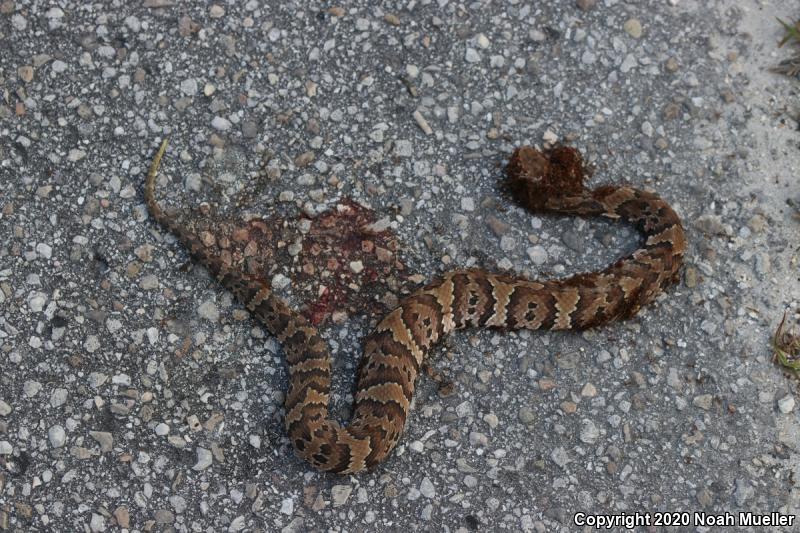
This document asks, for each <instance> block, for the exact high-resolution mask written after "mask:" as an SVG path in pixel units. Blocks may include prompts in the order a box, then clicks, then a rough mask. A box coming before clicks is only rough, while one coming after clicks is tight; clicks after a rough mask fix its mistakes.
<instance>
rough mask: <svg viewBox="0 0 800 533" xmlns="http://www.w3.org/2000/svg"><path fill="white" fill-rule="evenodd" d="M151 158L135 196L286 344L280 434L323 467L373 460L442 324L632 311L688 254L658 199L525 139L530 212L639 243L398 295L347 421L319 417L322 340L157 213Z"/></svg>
mask: <svg viewBox="0 0 800 533" xmlns="http://www.w3.org/2000/svg"><path fill="white" fill-rule="evenodd" d="M166 146H167V144H166V141H164V142H163V143H162V145H161V148H160V149H159V151H158V153H157V154H156V156H155V158H154V159H153V162H152V165H151V168H150V171H149V173H148V176H147V179H146V182H145V189H144V195H145V200H146V203H147V206H148V208H149V210H150V213H151V215H152V216H153V218H154V219H155V220H156V221H157V222H159V223H160V224H161V225H162V226H164V227H165V228H166V229H167V230H168V231H170V232H171V233H173V234H174V235H176V236H177V237H178V238H179V239H180V241H181V242H182V243H183V244H184V245H185V246H186V247H187V248H188V249H189V251H190V253H191V254H192V256H193V257H194V258H195V259H196V260H197V261H199V262H200V263H202V264H203V265H204V266H205V267H206V268H207V269H208V270H209V272H210V273H211V274H213V275H214V276H215V277H216V278H217V280H218V281H219V282H220V283H221V284H222V285H223V286H225V287H226V288H227V289H228V290H230V291H231V292H232V293H233V294H234V295H235V296H236V298H237V299H238V300H239V301H240V302H242V303H243V304H244V305H245V306H246V307H247V309H248V310H249V311H250V312H251V313H252V314H253V315H254V316H255V317H256V318H257V319H258V320H259V321H260V322H261V323H262V324H264V326H265V327H266V328H267V329H268V330H269V331H270V332H271V333H272V334H273V335H275V336H276V337H277V338H278V340H279V341H280V342H281V344H282V345H283V348H284V351H285V353H286V360H287V363H288V367H289V387H288V392H287V394H286V402H285V408H286V418H285V424H286V430H287V432H288V435H289V438H290V439H291V442H292V445H293V447H294V449H295V451H296V452H297V454H298V455H299V456H300V457H302V458H304V459H305V460H307V461H308V462H309V463H311V464H312V465H313V466H314V467H315V468H317V469H319V470H322V471H329V472H335V473H339V474H349V473H354V472H358V471H360V470H363V469H365V468H371V467H373V466H375V465H376V464H378V463H379V462H381V461H382V460H384V459H385V458H386V457H387V456H388V455H389V453H390V452H391V450H392V449H393V448H394V447H395V446H396V445H397V442H398V441H399V439H400V436H401V434H402V432H403V427H404V425H405V422H406V418H407V416H408V412H409V408H410V404H411V398H412V397H413V395H414V387H415V382H416V379H417V375H418V374H419V371H420V367H421V365H422V363H423V361H424V359H425V357H426V355H427V354H428V353H429V352H430V351H431V349H432V348H433V347H434V346H435V345H436V344H437V343H438V342H439V341H440V340H441V339H442V338H443V337H444V336H445V335H447V334H448V333H450V332H451V331H454V330H457V329H462V328H468V327H476V328H482V327H484V328H485V327H495V328H507V329H522V328H525V329H530V330H536V329H551V330H567V329H573V330H582V329H586V328H591V327H596V326H600V325H602V324H606V323H608V322H611V321H614V320H619V319H626V318H630V317H632V316H633V315H635V314H636V312H637V311H638V310H639V308H640V307H641V306H642V305H646V304H648V303H650V302H652V301H653V300H654V299H655V298H656V296H657V295H658V294H659V293H660V292H662V291H663V290H664V289H665V288H667V287H668V286H669V285H671V284H672V283H674V282H676V281H677V278H678V274H679V269H680V266H681V264H682V261H683V255H684V253H685V251H686V241H685V237H684V232H683V228H682V226H681V222H680V219H679V218H678V216H677V215H676V214H675V212H674V211H673V210H672V208H671V207H670V206H669V205H668V204H667V203H666V202H665V201H664V200H662V199H661V198H659V197H658V196H657V195H655V194H653V193H650V192H646V191H642V190H640V189H635V188H631V187H624V186H612V185H606V186H601V187H598V188H596V189H593V190H592V189H587V188H585V187H584V185H583V170H582V162H581V159H580V155H579V154H578V153H577V152H576V151H575V150H573V149H571V148H566V147H557V148H555V149H552V150H548V151H546V152H544V153H542V152H539V151H537V150H535V149H534V148H531V147H528V146H525V147H521V148H518V149H516V150H515V151H514V153H513V155H512V156H511V159H510V161H509V163H508V167H507V173H508V187H509V189H510V191H511V193H512V195H513V197H514V198H515V200H516V201H517V202H518V203H519V204H520V205H522V206H524V207H525V208H527V209H528V210H530V211H531V212H534V213H553V214H560V215H572V216H580V217H588V216H598V217H604V218H607V219H611V220H622V221H625V222H628V223H630V224H632V225H633V226H634V227H635V228H636V229H637V230H638V231H640V232H641V233H642V235H643V236H644V241H643V244H642V245H641V247H640V248H638V249H637V250H635V251H634V252H633V253H631V254H630V255H627V256H625V257H623V258H621V259H619V260H617V261H616V262H614V263H613V264H611V265H609V266H608V267H606V268H605V269H603V270H601V271H597V272H588V273H581V274H576V275H573V276H571V277H568V278H564V279H546V280H536V281H531V280H527V279H522V278H517V277H513V276H508V275H502V274H493V273H490V272H486V271H484V270H454V271H451V272H447V273H445V274H443V275H441V276H440V277H438V278H437V279H435V280H434V281H432V282H431V283H429V284H428V285H427V286H425V287H423V288H421V289H419V290H417V291H416V292H414V293H413V294H411V295H410V296H409V297H407V298H406V299H404V300H403V301H402V302H401V303H400V304H399V306H398V307H397V308H396V309H394V310H393V311H391V312H390V313H389V314H387V315H386V316H385V317H384V318H383V319H382V320H381V321H380V322H379V323H378V325H377V327H376V328H375V329H374V331H373V332H372V333H370V335H369V336H367V338H366V339H365V340H364V355H363V357H362V360H361V363H360V366H359V370H358V376H357V390H356V395H355V404H354V410H353V415H352V418H351V420H350V421H349V423H348V424H346V425H344V424H341V423H340V422H338V421H336V420H332V419H330V418H329V417H328V403H329V399H330V386H331V357H330V354H329V353H328V348H327V345H326V343H325V341H324V340H323V339H322V338H321V336H320V335H319V333H318V332H317V330H316V329H315V328H314V327H312V326H311V325H310V324H309V322H308V320H307V319H306V318H305V317H303V316H302V315H301V314H300V313H298V312H296V311H295V310H293V309H291V308H290V307H289V306H288V305H287V304H286V303H285V302H284V301H283V300H282V299H281V298H279V297H278V296H276V295H275V294H274V293H273V292H272V290H271V288H270V285H269V284H268V282H266V281H265V280H263V279H259V278H257V277H254V276H252V275H248V274H245V273H243V272H240V271H238V270H231V269H230V268H229V267H227V266H226V265H225V264H224V263H223V262H222V261H220V260H219V258H217V257H216V256H215V255H214V254H213V253H211V252H210V251H209V249H207V248H206V246H205V245H204V244H203V242H202V241H201V240H200V239H199V238H198V236H197V235H195V234H194V233H192V232H191V231H190V230H188V229H187V228H186V227H185V226H184V225H182V224H181V223H180V221H179V220H178V219H177V218H176V217H174V216H172V215H170V214H169V213H167V212H166V211H164V210H163V209H162V208H161V206H160V205H159V203H158V202H157V200H156V198H155V178H156V175H157V173H158V168H159V165H160V162H161V158H162V156H163V155H164V152H165V150H166Z"/></svg>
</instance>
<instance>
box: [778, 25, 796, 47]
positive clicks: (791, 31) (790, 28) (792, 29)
mask: <svg viewBox="0 0 800 533" xmlns="http://www.w3.org/2000/svg"><path fill="white" fill-rule="evenodd" d="M778 22H780V23H781V26H783V29H784V30H786V33H785V34H784V36H783V39H781V42H779V43H778V48H780V47H781V46H783V45H785V44H786V43H788V42H789V41H794V44H800V20H798V21H795V23H794V24H789V23H788V22H784V21H782V20H781V19H778Z"/></svg>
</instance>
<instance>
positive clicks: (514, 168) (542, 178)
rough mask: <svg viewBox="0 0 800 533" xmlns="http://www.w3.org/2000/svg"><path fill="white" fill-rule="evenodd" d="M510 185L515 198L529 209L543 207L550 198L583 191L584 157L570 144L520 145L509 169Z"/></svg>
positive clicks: (510, 161) (512, 156)
mask: <svg viewBox="0 0 800 533" xmlns="http://www.w3.org/2000/svg"><path fill="white" fill-rule="evenodd" d="M506 171H507V174H508V187H509V189H510V190H511V193H512V194H513V195H514V197H515V198H516V200H517V201H518V202H520V203H521V204H522V205H524V206H526V207H528V208H530V209H542V208H544V207H545V203H546V202H547V200H548V199H550V198H555V197H565V196H573V195H580V194H581V193H582V192H583V191H584V188H583V176H584V173H583V160H582V159H581V155H580V153H579V152H578V151H577V150H575V149H574V148H570V147H568V146H557V147H555V148H551V149H549V150H545V151H544V152H540V151H539V150H537V149H536V148H534V147H532V146H520V147H519V148H517V149H516V150H514V153H513V154H512V155H511V159H510V160H509V161H508V167H507V169H506Z"/></svg>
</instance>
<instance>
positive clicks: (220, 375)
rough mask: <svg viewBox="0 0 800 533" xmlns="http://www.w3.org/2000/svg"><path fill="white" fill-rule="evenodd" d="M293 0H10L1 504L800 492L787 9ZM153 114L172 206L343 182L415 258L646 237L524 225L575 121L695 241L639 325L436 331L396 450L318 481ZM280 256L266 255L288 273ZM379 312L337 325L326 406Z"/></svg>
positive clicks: (565, 517)
mask: <svg viewBox="0 0 800 533" xmlns="http://www.w3.org/2000/svg"><path fill="white" fill-rule="evenodd" d="M311 4H313V3H305V2H260V1H256V0H249V1H242V2H234V1H227V2H224V1H218V2H216V3H213V4H207V3H205V2H203V3H200V2H196V3H195V2H175V1H173V0H143V1H139V2H121V1H111V0H109V1H105V2H93V3H86V2H77V1H75V0H62V1H60V2H57V3H56V2H38V1H34V0H0V210H1V211H0V235H2V237H3V238H2V241H1V242H0V530H3V531H5V530H8V531H26V532H27V531H89V532H100V531H116V530H120V529H122V530H129V531H314V530H316V531H322V530H326V531H327V530H330V531H373V530H392V531H396V530H418V529H419V530H434V531H458V532H463V531H472V530H486V531H489V530H511V531H519V530H522V531H537V532H545V531H575V530H580V528H579V527H578V526H576V525H575V523H574V521H573V516H574V514H575V513H576V512H585V513H601V512H603V513H622V512H625V513H636V512H640V513H644V512H650V513H653V512H656V511H705V512H707V513H722V512H725V511H730V512H738V511H752V512H759V513H769V512H773V511H776V512H781V513H786V514H793V513H797V511H798V507H799V506H800V491H798V488H797V486H796V483H797V480H798V479H800V420H799V419H798V409H797V407H796V402H795V396H796V393H797V386H796V381H795V380H794V379H792V378H790V377H788V376H786V375H784V374H783V373H782V372H781V370H780V369H779V368H778V367H777V366H775V365H774V364H773V363H772V357H771V352H770V346H769V343H770V336H771V333H772V331H773V330H774V328H775V327H776V325H777V323H778V321H779V320H780V318H781V316H782V315H783V313H784V311H785V310H789V311H790V318H794V316H795V314H796V313H797V312H798V307H799V306H800V281H799V280H798V276H797V272H798V270H797V268H798V265H797V259H798V258H797V253H798V249H799V245H798V240H797V235H798V224H799V223H800V222H798V220H797V217H796V215H797V211H796V207H795V206H798V205H800V190H798V180H797V176H798V169H800V157H799V156H798V150H797V146H798V140H799V139H798V133H797V132H798V122H797V115H796V111H797V110H796V109H795V102H796V99H797V95H798V85H797V82H796V80H790V79H788V78H784V77H780V76H778V75H775V74H772V73H770V72H769V71H768V70H767V69H768V67H769V66H771V65H774V64H776V63H777V62H778V61H780V59H782V58H783V57H785V55H784V54H788V52H785V51H784V50H783V49H778V48H777V47H776V44H777V41H778V40H779V39H780V36H781V28H780V26H779V25H778V24H777V23H776V22H775V20H774V17H775V16H779V17H781V18H787V19H790V18H796V17H797V13H796V12H792V8H794V7H796V6H790V5H789V4H791V3H790V2H785V3H783V2H769V1H762V0H739V1H735V0H717V1H714V2H706V1H691V0H680V1H679V0H664V1H662V0H659V1H655V0H654V1H649V2H643V1H629V2H622V1H619V0H602V1H594V0H592V1H589V0H578V1H574V0H569V1H567V0H565V1H560V2H524V1H519V0H505V1H500V2H471V3H463V2H453V1H448V0H436V1H433V0H416V1H411V2H397V3H390V4H388V5H390V6H391V7H386V8H379V7H374V5H373V4H374V3H373V2H367V1H365V0H359V1H356V2H353V3H350V4H348V5H344V4H342V5H341V7H325V8H324V9H320V8H318V7H308V6H309V5H311ZM784 4H785V5H784ZM165 136H169V138H170V149H169V151H168V152H167V156H166V157H165V160H164V162H163V170H162V175H163V178H162V179H161V180H160V185H159V187H160V188H159V191H160V194H161V196H162V198H164V201H165V202H166V203H167V204H169V205H172V206H183V205H197V204H199V203H200V202H201V201H208V202H209V203H211V204H215V205H217V206H218V208H219V209H220V210H221V212H223V213H225V214H226V215H227V216H237V215H240V214H241V213H243V212H245V211H247V212H250V213H258V214H264V215H269V214H271V213H273V212H275V211H278V212H281V213H284V214H292V213H294V214H297V213H300V212H302V213H304V214H305V216H308V217H312V216H314V215H315V214H318V213H320V212H322V211H324V210H326V209H331V208H333V209H335V208H336V206H337V205H339V202H341V201H345V199H346V198H348V197H349V198H352V199H354V200H356V201H358V202H360V203H362V204H364V205H367V206H369V207H371V208H372V209H374V210H375V211H376V213H377V214H378V217H377V218H378V219H381V220H382V221H383V222H382V224H384V225H385V227H386V228H390V229H391V230H392V231H394V232H395V233H396V234H397V237H398V240H399V242H401V243H403V248H404V250H403V255H404V257H405V261H406V267H407V269H408V270H410V271H411V272H416V273H417V274H418V275H420V276H421V277H420V278H419V279H428V278H430V277H432V276H433V275H435V274H436V273H439V272H442V271H444V270H447V269H450V268H454V267H456V266H460V267H464V266H483V267H486V268H491V269H496V270H509V271H513V272H518V273H521V274H523V275H526V276H531V277H537V276H538V277H551V276H566V275H569V274H571V273H573V272H577V271H581V270H591V269H596V268H600V267H602V266H603V265H605V264H606V263H607V262H610V261H612V260H613V259H614V258H615V257H616V256H618V255H619V254H621V253H625V252H626V251H629V250H631V249H633V247H635V245H636V244H635V243H636V234H635V232H633V231H632V230H631V229H630V228H625V227H620V226H616V225H609V224H605V223H602V222H598V221H592V220H575V219H557V218H550V217H532V216H530V215H528V214H526V213H525V212H523V211H522V210H521V209H519V208H516V207H514V206H513V205H511V204H510V203H509V201H508V199H507V198H506V197H505V196H504V193H503V192H502V191H501V190H500V189H499V188H498V181H499V180H500V179H501V178H502V168H503V165H504V164H505V162H506V160H507V157H508V156H509V154H510V153H511V151H512V150H513V148H514V147H515V146H518V145H520V144H538V145H540V146H542V145H546V144H552V143H555V142H567V143H569V144H571V145H574V146H576V147H577V148H578V149H580V150H581V152H582V153H583V154H584V156H585V159H586V160H587V162H588V163H589V164H590V166H591V167H592V168H593V170H594V176H593V180H594V181H595V182H597V183H603V182H610V181H615V182H625V183H630V184H632V185H635V186H637V187H643V188H651V189H653V190H656V191H658V192H659V193H660V194H661V195H662V196H664V197H665V198H666V199H668V200H669V201H670V202H671V203H672V205H673V206H674V207H675V209H676V210H677V211H678V212H679V213H680V214H681V216H682V217H683V219H684V221H685V226H686V229H687V233H688V238H689V245H690V249H689V255H688V259H687V265H686V268H685V271H684V275H683V277H682V280H681V282H680V284H679V285H677V286H676V287H674V288H673V289H671V290H670V291H669V292H668V293H667V294H666V295H664V297H663V298H661V299H660V300H659V301H658V302H656V303H655V304H654V305H651V306H649V307H648V308H647V309H644V310H643V311H642V312H641V313H640V314H639V316H638V317H636V318H635V319H633V320H630V321H628V322H625V323H619V324H614V325H610V326H607V327H603V328H600V329H597V330H594V331H589V332H585V333H582V334H576V333H570V332H568V333H550V332H519V333H510V332H501V331H470V332H466V333H461V334H457V335H454V336H453V337H451V338H450V339H448V340H447V341H446V342H445V343H444V346H443V347H442V348H440V349H439V350H438V352H437V357H436V358H435V360H434V362H433V364H434V366H435V368H436V371H438V372H440V373H441V374H442V375H443V376H445V378H446V379H449V380H450V381H452V387H450V388H449V389H450V390H445V389H448V388H447V387H444V388H439V387H437V384H436V383H435V382H434V381H433V380H431V379H427V378H425V377H423V378H421V380H420V386H419V388H418V391H417V394H416V397H415V402H414V406H413V412H412V414H411V416H410V419H409V421H408V425H407V429H406V432H405V435H404V437H403V440H402V442H401V445H400V446H399V447H398V449H397V450H396V452H395V453H394V454H393V455H392V457H391V458H390V459H389V460H387V461H386V463H384V464H382V465H380V466H379V467H378V468H376V469H375V470H374V471H372V472H370V473H366V474H362V475H357V476H352V477H334V476H330V475H322V474H319V473H318V472H316V471H314V470H311V469H310V467H309V466H308V465H306V464H304V463H303V462H301V461H299V460H298V459H296V458H295V457H294V455H293V454H292V450H291V447H290V446H289V443H288V440H287V439H286V436H285V433H284V429H283V426H282V419H283V411H282V399H283V391H284V390H285V388H286V379H287V378H286V369H285V367H284V363H283V357H282V351H281V348H280V346H279V344H278V343H277V342H276V341H275V339H274V338H272V337H271V336H270V335H269V334H268V333H267V332H265V331H264V330H263V329H261V328H260V327H259V326H258V324H257V323H256V322H255V321H253V320H252V319H251V318H249V317H248V316H247V314H246V313H244V312H243V309H242V307H241V306H240V305H239V304H238V303H236V302H235V301H233V299H232V297H231V295H230V294H229V293H227V292H226V291H224V290H223V289H221V288H220V287H219V286H218V285H217V284H216V283H215V282H214V281H213V280H212V279H210V278H209V277H208V275H207V274H206V273H205V271H204V270H203V269H202V268H189V267H188V265H187V261H188V256H187V253H186V250H184V249H183V248H182V247H181V246H180V245H179V244H178V243H177V242H176V241H175V239H174V238H173V237H171V236H168V235H166V234H165V233H164V232H163V231H162V229H161V228H159V227H157V226H156V225H155V224H154V222H153V221H152V220H151V219H150V218H149V217H148V215H147V211H146V208H145V205H144V202H143V198H142V182H143V179H144V174H145V172H146V169H147V167H148V165H149V162H150V159H151V157H152V156H153V155H154V153H155V151H156V149H157V147H158V145H159V143H160V141H161V139H162V138H164V137H165ZM384 217H385V218H384ZM298 250H299V248H296V249H294V252H293V253H295V254H297V253H302V251H301V250H300V251H298ZM287 268H288V266H287V265H276V267H275V271H274V272H271V274H270V279H272V282H273V284H274V285H277V286H280V287H282V288H284V289H285V290H286V291H287V292H288V293H289V294H290V293H291V290H292V284H293V280H292V277H291V276H290V274H291V272H289V270H287ZM348 268H350V269H351V270H352V271H353V272H355V273H358V272H360V270H361V269H363V268H364V264H363V263H358V261H352V262H351V263H348ZM396 296H398V297H400V296H402V294H397V295H396ZM345 318H346V319H345ZM377 318H378V317H375V316H349V317H344V318H343V319H342V320H334V323H333V324H330V325H329V326H328V327H326V329H325V336H326V338H327V339H328V340H329V342H330V344H331V346H332V348H333V351H334V353H335V354H336V361H335V364H334V369H335V394H334V401H335V403H336V406H335V407H334V408H333V412H334V414H335V415H337V416H341V417H346V416H347V414H348V409H349V402H350V400H351V398H350V391H351V388H352V376H353V375H354V373H355V368H356V364H357V361H358V358H359V356H360V345H359V341H358V339H360V338H362V337H363V336H364V335H365V334H366V333H367V332H368V331H369V328H370V326H371V325H372V324H374V322H375V320H376V319H377ZM450 392H452V393H450ZM589 530H591V529H590V528H589ZM641 530H643V531H645V530H648V529H647V528H642V529H641ZM651 530H655V528H651ZM686 530H691V531H694V530H697V531H708V530H709V529H704V528H695V527H688V528H686ZM737 530H741V531H749V530H752V531H756V530H759V529H758V528H754V527H742V528H739V529H737ZM785 530H787V531H798V530H800V529H798V528H797V527H796V525H795V526H794V527H788V528H786V529H785Z"/></svg>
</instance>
